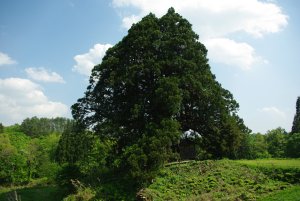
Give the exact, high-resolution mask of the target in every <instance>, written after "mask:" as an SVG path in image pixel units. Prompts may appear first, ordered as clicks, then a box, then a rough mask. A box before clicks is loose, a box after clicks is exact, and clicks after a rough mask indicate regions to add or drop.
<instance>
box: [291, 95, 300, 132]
mask: <svg viewBox="0 0 300 201" xmlns="http://www.w3.org/2000/svg"><path fill="white" fill-rule="evenodd" d="M291 133H300V97H298V98H297V102H296V114H295V117H294V121H293V126H292V132H291Z"/></svg>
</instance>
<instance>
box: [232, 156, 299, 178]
mask: <svg viewBox="0 0 300 201" xmlns="http://www.w3.org/2000/svg"><path fill="white" fill-rule="evenodd" d="M236 162H237V163H239V164H243V165H247V166H248V167H251V168H254V169H258V170H260V171H262V172H264V173H265V174H267V175H269V177H271V178H273V179H276V180H281V181H286V182H289V183H293V184H299V183H300V159H260V160H237V161H236Z"/></svg>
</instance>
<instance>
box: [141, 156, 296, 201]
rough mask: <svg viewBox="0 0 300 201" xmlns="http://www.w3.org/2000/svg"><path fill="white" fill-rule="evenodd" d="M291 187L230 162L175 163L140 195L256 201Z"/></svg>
mask: <svg viewBox="0 0 300 201" xmlns="http://www.w3.org/2000/svg"><path fill="white" fill-rule="evenodd" d="M288 187H290V184H289V183H287V182H283V181H279V180H278V181H276V180H273V179H271V178H270V177H269V176H268V175H267V174H264V173H263V172H261V171H259V170H255V169H252V168H248V167H246V166H243V165H240V164H238V163H236V162H233V161H230V160H219V161H210V160H208V161H201V162H196V161H195V162H188V163H183V164H176V163H175V164H172V165H169V166H167V167H165V168H164V169H162V170H161V171H160V173H159V175H158V177H157V178H155V180H154V182H153V183H152V184H151V185H150V186H148V187H147V188H145V189H142V190H141V191H140V192H139V193H138V196H139V197H144V198H143V199H142V200H162V201H163V200H256V199H258V198H260V197H262V196H266V195H268V194H270V193H272V192H277V191H280V190H283V189H285V188H288Z"/></svg>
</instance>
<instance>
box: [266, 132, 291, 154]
mask: <svg viewBox="0 0 300 201" xmlns="http://www.w3.org/2000/svg"><path fill="white" fill-rule="evenodd" d="M265 139H266V142H267V145H268V152H269V154H271V156H272V157H275V158H280V157H284V156H285V150H286V143H287V132H286V131H285V130H284V129H283V128H280V127H279V128H277V129H273V130H270V131H268V132H267V133H266V135H265Z"/></svg>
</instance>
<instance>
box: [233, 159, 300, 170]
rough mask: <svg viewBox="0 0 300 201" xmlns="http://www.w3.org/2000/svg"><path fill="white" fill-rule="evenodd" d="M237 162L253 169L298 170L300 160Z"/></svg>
mask: <svg viewBox="0 0 300 201" xmlns="http://www.w3.org/2000/svg"><path fill="white" fill-rule="evenodd" d="M237 162H239V163H241V164H245V165H249V166H253V167H266V168H282V169H290V168H297V169H300V159H259V160H237Z"/></svg>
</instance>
